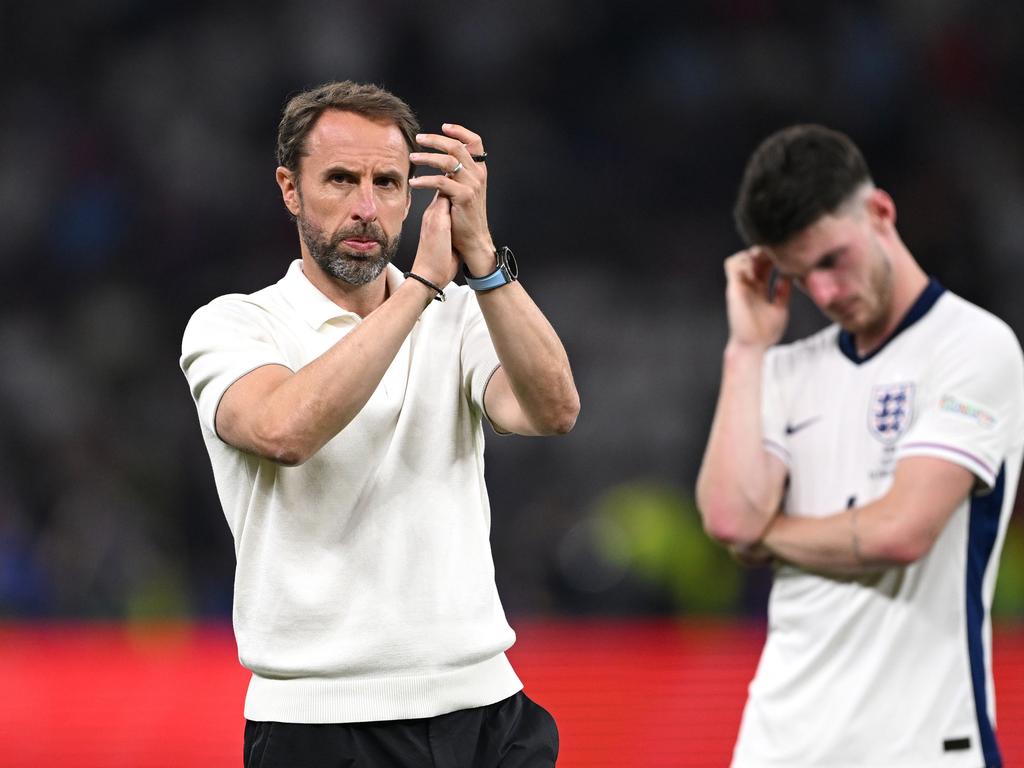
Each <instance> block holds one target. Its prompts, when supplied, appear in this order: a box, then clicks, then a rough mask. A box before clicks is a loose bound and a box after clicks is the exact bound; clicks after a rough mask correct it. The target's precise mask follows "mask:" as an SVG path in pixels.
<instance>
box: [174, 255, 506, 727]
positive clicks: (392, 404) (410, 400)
mask: <svg viewBox="0 0 1024 768" xmlns="http://www.w3.org/2000/svg"><path fill="white" fill-rule="evenodd" d="M387 281H388V286H389V287H390V289H391V290H392V291H394V290H395V289H397V287H398V286H399V285H400V284H401V283H402V281H403V278H402V275H401V272H399V271H398V270H397V269H396V268H395V267H394V266H390V265H389V266H388V270H387ZM445 293H446V295H447V297H448V300H447V302H445V303H439V302H432V303H431V305H430V306H429V307H427V308H426V310H424V312H423V314H422V316H421V317H420V318H419V320H418V321H417V323H416V325H415V327H414V328H413V330H412V331H411V332H410V334H409V336H408V337H407V338H406V339H405V341H404V343H403V344H402V347H401V349H400V350H399V351H398V354H397V355H396V356H395V359H394V361H393V362H392V363H391V365H390V367H389V368H388V370H387V373H386V374H385V375H384V378H383V379H382V380H381V382H380V384H379V385H378V387H377V389H376V390H375V391H374V393H373V395H372V396H371V397H370V400H369V402H367V404H366V405H365V406H364V407H363V409H362V410H361V411H360V412H359V414H358V415H357V416H356V417H355V418H354V419H353V420H352V422H351V423H350V424H349V425H348V426H346V427H345V428H344V429H343V430H342V431H341V432H340V433H339V434H338V435H336V436H335V437H334V438H333V439H332V440H330V441H329V442H328V443H327V444H326V445H325V446H324V447H323V448H321V449H320V451H318V452H317V453H316V454H315V455H314V456H313V457H312V458H310V459H309V460H308V461H306V462H305V463H304V464H302V465H300V466H296V467H285V466H281V465H278V464H275V463H274V462H272V461H269V460H267V459H263V458H259V457H257V456H253V455H250V454H247V453H243V452H242V451H239V450H238V449H236V448H234V447H232V446H230V445H228V444H227V443H225V442H223V441H222V440H221V439H220V438H218V437H217V435H216V432H215V426H214V424H215V421H214V420H215V416H216V412H217V407H218V405H219V403H220V399H221V397H222V396H223V394H224V392H225V390H227V388H228V387H229V386H231V384H232V383H233V382H235V381H237V380H238V379H239V378H240V377H242V376H244V375H245V374H246V373H248V372H250V371H252V370H253V369H255V368H258V367H260V366H263V365H268V364H276V365H283V366H286V367H288V368H290V369H291V370H293V371H297V370H299V369H300V368H302V367H303V366H305V365H306V364H308V363H309V362H311V361H312V360H314V359H315V358H317V357H319V356H320V355H321V354H323V353H324V352H325V351H327V350H328V349H329V348H330V347H332V346H333V345H334V344H336V343H337V342H338V341H339V340H340V339H342V338H344V336H345V335H346V334H347V333H349V332H350V331H352V329H354V328H355V327H356V326H357V325H358V324H359V323H360V322H361V319H360V317H359V316H358V315H355V314H354V313H351V312H347V311H345V310H343V309H342V308H340V307H339V306H337V305H336V304H334V303H333V302H332V301H330V300H329V299H328V298H327V297H326V296H324V295H323V294H322V293H321V292H320V291H319V290H318V289H317V288H316V287H314V286H313V284H312V283H310V282H309V280H307V279H306V277H305V275H304V274H303V272H302V267H301V261H295V262H293V263H292V264H291V266H290V268H289V269H288V272H287V274H286V275H285V276H284V278H282V279H281V280H280V281H279V282H278V283H276V284H275V285H272V286H270V287H268V288H265V289H263V290H261V291H257V292H256V293H253V294H250V295H248V296H244V295H240V294H232V295H228V296H222V297H220V298H218V299H215V300H213V301H212V302H210V303H209V304H208V305H206V306H205V307H202V308H200V309H199V310H197V311H196V313H195V314H194V315H193V316H192V319H191V320H190V321H189V323H188V326H187V328H186V329H185V334H184V339H183V342H182V357H181V368H182V370H183V371H184V373H185V376H186V378H187V379H188V382H189V386H190V388H191V390H192V396H193V398H194V399H195V401H196V407H197V409H198V412H199V421H200V424H201V427H202V431H203V437H204V439H205V441H206V447H207V450H208V451H209V454H210V461H211V463H212V465H213V472H214V478H215V480H216V484H217V491H218V493H219V495H220V500H221V503H222V505H223V507H224V514H225V516H226V517H227V521H228V525H229V527H230V528H231V532H232V534H233V536H234V540H235V554H236V558H237V565H236V570H235V596H234V627H235V636H236V639H237V641H238V650H239V657H240V659H241V662H242V664H243V665H245V666H246V667H247V668H248V669H250V670H252V672H253V677H252V681H251V683H250V686H249V691H248V695H247V697H246V702H245V716H246V718H248V719H250V720H258V721H264V720H274V721H282V722H299V723H343V722H360V721H371V720H395V719H404V718H418V717H431V716H434V715H439V714H443V713H446V712H451V711H454V710H457V709H464V708H468V707H477V706H484V705H487V704H492V703H494V702H496V701H500V700H501V699H503V698H506V697H508V696H511V695H512V694H514V693H515V692H516V691H518V690H519V689H520V688H521V687H522V684H521V683H520V681H519V679H518V678H517V677H516V675H515V673H514V672H513V670H512V667H511V665H510V664H509V662H508V660H507V659H506V657H505V653H504V652H505V650H506V649H508V648H509V647H510V646H511V645H512V643H513V642H514V640H515V633H514V632H513V631H512V629H511V627H510V626H509V625H508V622H507V621H506V619H505V615H504V611H503V610H502V607H501V603H500V601H499V599H498V593H497V590H496V588H495V584H494V565H493V562H492V559H491V551H490V542H489V532H490V507H489V504H488V499H487V489H486V487H485V485H484V435H483V428H482V417H483V397H484V389H485V387H486V385H487V381H488V380H489V378H490V376H491V374H492V373H493V372H494V370H495V368H496V367H497V365H498V359H497V356H496V354H495V352H494V347H493V345H492V344H491V340H490V337H489V335H488V332H487V327H486V325H485V323H484V319H483V316H482V314H481V312H480V308H479V305H478V304H477V301H476V296H475V294H474V292H473V291H472V290H470V289H468V288H465V287H462V286H456V285H451V286H449V287H448V288H447V289H446V290H445Z"/></svg>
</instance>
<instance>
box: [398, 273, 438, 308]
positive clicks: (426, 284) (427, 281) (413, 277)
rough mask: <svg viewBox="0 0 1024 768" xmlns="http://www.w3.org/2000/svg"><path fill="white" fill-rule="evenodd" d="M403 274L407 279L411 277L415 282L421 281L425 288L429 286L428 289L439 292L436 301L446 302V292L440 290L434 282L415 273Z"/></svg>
mask: <svg viewBox="0 0 1024 768" xmlns="http://www.w3.org/2000/svg"><path fill="white" fill-rule="evenodd" d="M402 274H403V275H404V276H405V277H407V278H408V277H411V278H412V279H413V280H419V281H420V282H421V283H423V284H424V285H425V286H427V288H430V289H432V290H434V291H437V296H435V297H434V301H444V300H445V299H444V291H442V290H441V289H440V288H438V287H437V286H436V285H434V284H433V283H432V282H430V281H429V280H427V278H425V277H420V276H419V275H417V274H416V273H415V272H403V273H402Z"/></svg>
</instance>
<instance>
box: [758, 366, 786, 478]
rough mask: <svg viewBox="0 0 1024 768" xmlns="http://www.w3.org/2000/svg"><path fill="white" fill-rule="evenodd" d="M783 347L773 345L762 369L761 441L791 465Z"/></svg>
mask: <svg viewBox="0 0 1024 768" xmlns="http://www.w3.org/2000/svg"><path fill="white" fill-rule="evenodd" d="M782 377H783V349H782V348H781V347H772V348H771V349H769V350H768V352H767V353H766V354H765V358H764V365H763V367H762V371H761V441H762V444H763V445H764V448H765V450H766V451H769V452H770V453H773V454H775V455H776V456H778V457H779V459H780V460H781V461H782V463H783V464H785V465H786V466H787V467H788V466H789V462H790V456H789V451H788V450H787V448H786V417H787V412H786V404H785V398H784V397H783V381H782Z"/></svg>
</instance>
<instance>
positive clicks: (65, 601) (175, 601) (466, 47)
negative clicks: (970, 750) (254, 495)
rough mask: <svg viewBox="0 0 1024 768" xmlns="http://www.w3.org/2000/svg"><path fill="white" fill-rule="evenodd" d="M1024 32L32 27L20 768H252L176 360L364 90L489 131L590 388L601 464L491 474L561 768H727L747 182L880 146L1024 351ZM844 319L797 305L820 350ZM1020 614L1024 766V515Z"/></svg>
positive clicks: (122, 19)
mask: <svg viewBox="0 0 1024 768" xmlns="http://www.w3.org/2000/svg"><path fill="white" fill-rule="evenodd" d="M812 9H813V10H812ZM1022 9H1024V6H1021V5H1020V4H1019V3H1008V2H968V1H967V0H937V1H935V2H924V1H923V0H893V1H892V2H835V3H828V4H809V3H803V2H780V1H778V0H704V1H703V2H692V3H655V2H644V1H640V2H636V1H634V2H628V3H627V2H594V3H580V2H576V3H574V2H569V0H520V2H516V3H495V2H488V3H469V2H464V0H442V1H439V2H422V3H402V2H398V1H397V0H378V1H377V2H374V3H356V2H350V1H341V2H338V1H328V0H323V1H321V2H311V3H301V4H300V3H295V4H284V3H273V4H272V3H261V2H255V3H254V2H232V3H200V2H174V3H172V2H166V1H163V2H161V1H157V2H140V1H139V0H92V1H86V0H75V1H68V2H60V3H57V4H48V3H38V2H37V3H28V2H24V0H14V1H13V2H11V1H8V2H5V3H3V4H0V65H2V68H0V103H2V104H3V110H2V111H0V158H2V161H0V202H2V204H0V361H2V364H0V393H2V397H0V461H2V466H3V471H2V472H0V669H2V670H3V671H2V674H0V692H3V695H2V696H0V763H2V764H3V765H6V766H29V765H31V766H48V765H57V764H74V765H78V766H146V767H148V766H165V765H166V766H181V765H197V766H198V765H203V766H207V765H210V766H213V765H237V764H239V762H240V744H241V724H242V716H241V702H242V698H243V695H244V686H245V681H246V675H245V673H244V671H243V670H241V668H240V667H239V666H238V664H237V660H236V658H235V648H234V644H233V639H232V636H231V633H230V626H229V623H228V622H229V617H230V607H231V580H232V568H233V557H234V556H233V549H232V543H231V539H230V536H229V534H228V530H227V526H226V524H225V522H224V520H223V516H222V514H221V511H220V508H219V506H218V502H217V499H216V495H215V492H214V486H213V480H212V475H211V472H210V469H209V465H208V461H207V457H206V453H205V450H204V447H203V444H202V441H201V438H200V434H199V429H198V425H197V420H196V417H195V413H194V410H193V406H192V403H191V401H190V399H189V396H188V392H187V388H186V386H185V382H184V379H183V377H182V376H181V374H180V372H179V370H178V368H177V358H178V353H179V341H180V334H181V330H182V328H183V326H184V324H185V322H186V320H187V319H188V317H189V315H190V313H191V312H192V311H193V310H194V309H195V308H196V307H197V306H199V305H200V304H202V303H205V302H206V301H208V300H209V299H211V298H212V297H214V296H216V295H219V294H222V293H227V292H236V291H241V292H247V291H251V290H254V289H257V288H259V287H262V286H264V285H266V284H268V283H270V282H273V281H275V280H277V279H278V278H279V276H280V275H281V274H283V271H284V269H285V266H286V264H287V263H288V261H289V260H290V259H292V258H294V257H295V255H296V253H297V243H296V236H295V234H294V228H293V225H291V224H290V223H289V221H288V219H287V217H286V215H285V213H284V211H283V209H282V207H281V203H280V199H279V193H278V190H277V187H276V185H275V184H274V180H273V171H274V166H275V163H274V156H273V148H274V138H275V129H276V124H277V120H278V117H279V113H280V109H281V107H282V105H283V103H284V101H285V100H286V98H287V96H288V95H289V94H290V93H292V92H294V91H296V90H299V89H301V88H303V87H306V86H310V85H314V84H316V83H318V82H321V81H324V80H328V79H334V78H352V79H357V80H366V81H372V82H376V83H380V84H383V85H385V86H386V87H388V88H389V89H391V90H393V91H394V92H395V93H397V94H399V95H400V96H402V97H403V98H405V99H406V100H407V101H409V102H410V104H411V105H412V106H413V107H414V109H416V110H417V112H418V113H419V116H420V118H421V121H422V123H423V125H424V127H425V128H427V129H428V130H436V129H437V127H438V126H439V124H440V123H441V122H444V121H457V122H462V123H464V124H465V125H468V126H470V127H472V128H474V129H475V130H477V131H479V132H480V133H481V134H482V135H483V136H484V138H485V141H486V146H487V149H488V151H489V152H490V153H491V154H490V157H489V159H488V166H489V169H490V180H491V181H490V184H491V186H490V190H489V206H490V215H491V223H492V229H493V231H494V234H495V237H496V240H497V241H498V242H499V243H507V244H509V245H511V246H512V247H513V248H514V250H515V252H516V253H517V255H518V257H519V261H520V264H521V268H522V279H523V282H524V283H525V284H526V285H527V287H528V288H529V289H530V291H531V293H532V294H533V295H534V296H535V298H536V299H537V301H538V302H539V304H540V305H541V306H542V308H543V309H544V310H545V311H546V312H547V314H548V316H549V317H550V318H551V319H552V321H553V323H554V325H555V326H556V328H557V329H558V330H559V332H560V334H561V336H562V338H563V340H564V341H565V344H566V346H567V348H568V350H569V353H570V357H571V359H572V362H573V365H574V369H575V373H576V377H577V382H578V385H579V389H580V394H581V397H582V402H583V411H582V414H581V417H580V420H579V423H578V425H577V427H576V429H575V431H574V432H573V433H572V434H570V435H569V436H567V437H565V438H561V439H557V440H554V439H551V440H529V439H523V438H498V437H496V436H491V437H490V439H489V443H488V454H487V460H488V469H487V473H488V482H489V487H490V493H491V503H492V509H493V530H492V543H493V549H494V559H495V564H496V568H497V579H498V585H499V588H500V590H501V593H502V597H503V600H504V603H505V606H506V609H507V612H508V614H509V616H510V618H511V620H512V622H513V625H514V626H516V628H517V629H518V630H519V634H520V640H519V643H518V644H517V646H516V647H515V648H514V649H513V651H512V656H513V660H514V662H515V663H516V664H517V666H518V668H519V670H520V672H521V674H522V675H523V677H524V679H525V681H526V684H527V690H528V691H529V692H530V693H531V694H533V695H534V696H535V697H536V698H538V699H539V700H541V701H542V702H544V703H547V704H548V705H549V708H551V709H552V711H553V712H554V713H555V715H556V716H557V717H558V719H559V721H560V723H561V726H562V738H563V751H562V758H563V759H562V761H561V762H560V765H564V766H569V767H570V768H571V767H572V766H596V765H616V766H627V765H637V766H703V765H707V766H721V765H724V764H726V762H727V760H728V754H729V748H730V745H731V740H732V738H733V735H734V733H735V729H736V725H737V723H738V718H739V712H740V708H741V706H742V703H743V697H744V691H745V685H746V682H747V680H748V679H749V676H750V674H751V672H752V669H753V666H754V664H755V663H756V657H757V649H758V647H759V643H760V641H761V638H762V635H763V632H764V624H763V611H764V599H765V595H766V591H767V588H768V574H767V573H766V572H764V571H741V570H740V569H739V568H738V567H736V566H735V565H734V564H733V563H732V562H731V561H730V560H729V559H728V558H727V557H726V556H724V555H723V554H722V553H721V552H720V551H719V550H718V549H716V548H715V547H714V546H712V545H711V544H709V543H708V542H707V541H706V540H705V538H704V537H703V535H702V533H701V529H700V524H699V520H698V517H697V515H696V512H695V511H694V509H693V504H692V488H693V480H694V477H695V474H696V471H697V466H698V462H699V458H700V452H701V450H702V447H703V441H704V439H705V436H706V431H707V429H708V426H709V423H710V417H711V409H712V406H713V402H714V397H715V393H716V388H717V383H718V375H719V356H720V350H721V347H722V344H723V342H724V339H725V323H724V312H723V303H722V291H723V279H722V270H721V261H722V259H723V258H724V257H725V256H726V255H728V254H729V253H730V252H732V251H733V250H735V249H736V248H737V247H738V245H739V243H738V239H737V236H736V235H735V233H734V230H733V227H732V223H731V217H730V210H731V205H732V201H733V195H734V192H735V188H736V185H737V182H738V179H739V176H740V173H741V171H742V167H743V162H744V160H745V158H746V157H747V155H748V154H749V153H750V151H751V150H752V149H753V148H754V146H755V145H756V143H757V142H758V141H759V139H760V138H762V137H763V136H764V135H765V134H766V133H768V132H769V131H771V130H774V129H776V128H778V127H781V126H783V125H785V124H788V123H791V122H796V121H816V122H825V123H828V124H831V125H833V126H836V127H839V128H842V129H843V130H845V131H847V132H848V133H849V134H851V136H852V137H853V138H854V139H855V140H856V141H857V142H858V143H859V144H860V145H861V146H862V148H863V149H864V151H865V153H866V155H867V157H868V159H869V162H870V163H871V165H872V168H873V170H874V173H875V177H876V181H877V182H878V183H879V185H880V186H882V187H884V188H885V189H887V190H888V191H889V192H891V193H892V195H893V196H894V198H895V200H896V203H897V207H898V211H899V226H900V230H901V233H902V234H903V236H904V239H905V240H906V242H907V243H908V244H909V246H910V248H911V250H912V251H913V252H914V253H915V255H916V256H917V257H918V258H919V260H920V261H921V262H922V263H923V264H924V265H925V267H926V268H927V269H928V270H929V271H930V272H931V273H933V274H935V275H936V276H938V277H939V278H940V280H942V282H944V283H945V284H946V285H947V286H948V287H950V288H952V289H953V290H955V291H957V292H958V293H960V294H961V295H963V296H965V297H967V298H968V299H971V300H972V301H975V302H977V303H979V304H981V305H982V306H985V307H987V308H989V309H991V310H992V311H994V312H996V313H997V314H999V315H1000V316H1001V317H1003V318H1004V319H1005V320H1006V321H1007V322H1009V323H1010V325H1011V326H1013V328H1014V329H1015V330H1016V332H1017V334H1018V336H1021V335H1024V302H1022V301H1021V300H1020V292H1021V288H1022V277H1021V275H1022V272H1021V269H1020V267H1019V263H1020V260H1021V257H1022V254H1024V247H1022V246H1024V140H1022V135H1024V133H1022V131H1024V100H1022V99H1021V97H1020V94H1021V93H1024V10H1022ZM424 205H425V199H421V198H419V197H418V196H417V198H416V201H415V203H414V210H413V212H412V214H411V215H410V219H409V222H408V225H407V229H406V235H405V242H404V244H403V248H402V255H401V257H400V264H408V263H409V262H410V260H411V255H412V253H413V249H414V246H415V243H416V239H417V224H418V220H419V216H420V214H421V212H422V210H423V206H424ZM819 324H820V320H819V319H818V317H817V316H816V314H815V313H814V312H813V311H812V310H811V308H809V307H808V304H807V302H806V301H798V306H797V308H796V310H795V317H794V320H793V323H792V332H793V334H794V335H796V334H802V333H804V332H806V331H808V330H810V329H813V328H815V327H817V326H818V325H819ZM996 616H997V618H996V634H995V645H996V659H995V667H996V678H997V685H998V694H999V697H998V701H999V726H1000V727H999V733H1000V736H1001V739H1002V741H1003V747H1004V753H1005V756H1006V757H1007V758H1008V763H1009V764H1011V765H1013V764H1016V763H1018V762H1020V761H1022V760H1024V736H1022V735H1021V734H1024V628H1022V625H1021V623H1020V622H1021V617H1022V616H1024V521H1022V520H1021V519H1020V516H1019V515H1018V516H1017V519H1015V520H1014V521H1013V522H1012V524H1011V530H1010V536H1009V540H1008V542H1007V545H1006V550H1005V553H1004V563H1003V568H1002V573H1001V577H1000V584H999V592H998V595H997V602H996ZM892 706H894V707H895V706H899V703H898V702H892Z"/></svg>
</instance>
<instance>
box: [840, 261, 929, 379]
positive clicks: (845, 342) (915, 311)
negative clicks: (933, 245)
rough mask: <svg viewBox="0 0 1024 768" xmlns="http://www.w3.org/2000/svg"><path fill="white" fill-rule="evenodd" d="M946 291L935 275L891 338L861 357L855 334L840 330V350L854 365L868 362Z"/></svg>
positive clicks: (922, 314)
mask: <svg viewBox="0 0 1024 768" xmlns="http://www.w3.org/2000/svg"><path fill="white" fill-rule="evenodd" d="M945 292H946V289H945V288H944V287H943V286H942V284H941V283H940V282H939V281H938V280H936V279H935V278H934V277H933V278H931V279H930V280H929V281H928V285H926V286H925V289H924V290H923V291H921V295H920V296H918V297H917V301H915V302H914V304H913V305H912V306H911V307H910V309H909V310H908V311H907V314H905V315H904V316H903V319H902V320H900V324H899V325H897V326H896V330H894V331H893V332H892V333H891V334H889V338H887V339H886V340H885V341H883V342H882V343H881V344H880V345H879V346H878V347H877V348H876V349H873V350H872V351H871V352H869V353H868V354H867V355H865V356H864V357H861V356H860V355H858V354H857V342H856V341H855V340H854V337H853V334H852V333H850V332H849V331H840V332H839V351H840V352H842V353H843V356H844V357H846V358H847V359H848V360H849V361H850V362H851V363H853V364H854V365H860V364H861V363H866V362H867V361H868V360H870V359H871V358H872V357H874V356H875V355H877V354H878V353H879V352H881V351H882V350H883V349H885V348H886V347H887V346H888V345H889V342H891V341H892V340H893V339H895V338H896V337H897V336H899V335H900V334H901V333H903V332H904V331H905V330H907V328H909V327H910V326H912V325H913V324H914V323H916V322H917V321H918V320H920V319H921V318H922V317H924V316H925V315H926V314H928V310H929V309H931V308H932V307H933V306H935V302H936V301H938V300H939V297H940V296H941V295H942V294H944V293H945Z"/></svg>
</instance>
